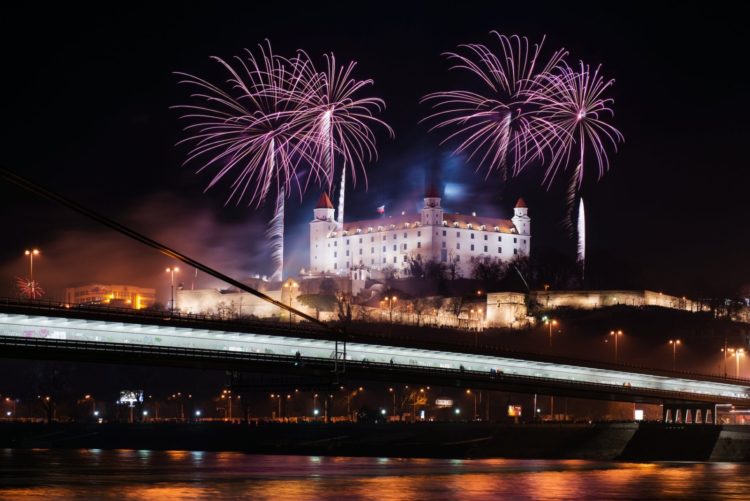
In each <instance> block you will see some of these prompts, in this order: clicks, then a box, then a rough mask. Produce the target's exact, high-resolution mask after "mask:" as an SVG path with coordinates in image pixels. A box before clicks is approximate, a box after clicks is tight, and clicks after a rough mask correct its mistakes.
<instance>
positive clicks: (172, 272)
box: [167, 266, 180, 313]
mask: <svg viewBox="0 0 750 501" xmlns="http://www.w3.org/2000/svg"><path fill="white" fill-rule="evenodd" d="M179 271H180V269H179V268H178V267H176V266H173V267H170V268H167V273H169V274H170V276H171V280H170V285H171V289H172V304H171V307H170V309H169V311H171V312H172V313H174V274H175V273H177V272H179Z"/></svg>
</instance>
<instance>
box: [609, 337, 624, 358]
mask: <svg viewBox="0 0 750 501" xmlns="http://www.w3.org/2000/svg"><path fill="white" fill-rule="evenodd" d="M609 335H610V336H613V337H614V338H615V363H617V338H619V337H620V336H622V331H621V330H617V331H610V332H609Z"/></svg>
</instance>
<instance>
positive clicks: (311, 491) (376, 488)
mask: <svg viewBox="0 0 750 501" xmlns="http://www.w3.org/2000/svg"><path fill="white" fill-rule="evenodd" d="M749 495H750V465H748V464H730V463H656V464H654V463H644V464H638V463H611V462H592V461H581V460H566V461H557V460H507V459H487V460H451V459H400V458H347V457H323V456H310V457H307V456H252V455H245V454H241V453H234V452H219V453H213V452H183V451H134V450H114V451H103V450H76V451H62V450H39V449H37V450H11V449H3V450H1V451H0V499H40V498H46V499H61V498H62V499H116V498H119V499H146V500H157V499H158V500H163V499H191V500H196V499H219V498H246V499H253V500H275V501H283V500H293V501H305V500H324V501H327V500H334V499H335V500H373V501H375V500H377V501H401V500H404V501H406V500H417V499H425V500H431V501H443V500H454V499H462V500H495V499H532V500H548V499H577V500H597V501H598V500H608V499H623V500H624V499H680V500H684V499H696V500H698V499H700V500H704V499H723V500H731V499H748V496H749Z"/></svg>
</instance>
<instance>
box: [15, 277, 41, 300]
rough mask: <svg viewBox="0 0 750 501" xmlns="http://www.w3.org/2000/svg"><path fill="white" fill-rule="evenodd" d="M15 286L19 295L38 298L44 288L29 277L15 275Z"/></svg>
mask: <svg viewBox="0 0 750 501" xmlns="http://www.w3.org/2000/svg"><path fill="white" fill-rule="evenodd" d="M16 288H17V289H18V293H19V295H20V296H21V297H23V298H26V299H39V298H40V297H42V296H44V289H42V288H41V286H40V285H39V282H37V281H36V280H31V279H29V278H21V277H16Z"/></svg>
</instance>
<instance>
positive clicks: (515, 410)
mask: <svg viewBox="0 0 750 501" xmlns="http://www.w3.org/2000/svg"><path fill="white" fill-rule="evenodd" d="M508 416H509V417H520V416H521V406H520V405H509V406H508Z"/></svg>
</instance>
